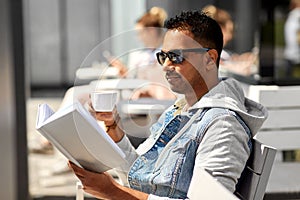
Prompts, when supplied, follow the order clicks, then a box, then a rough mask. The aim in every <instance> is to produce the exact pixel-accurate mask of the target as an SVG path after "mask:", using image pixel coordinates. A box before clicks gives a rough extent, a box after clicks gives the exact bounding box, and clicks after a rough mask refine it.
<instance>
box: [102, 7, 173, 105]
mask: <svg viewBox="0 0 300 200" xmlns="http://www.w3.org/2000/svg"><path fill="white" fill-rule="evenodd" d="M166 18H167V13H166V11H165V10H164V9H162V8H159V7H153V8H151V9H150V10H149V11H147V12H146V13H145V14H144V15H143V16H141V17H140V18H139V19H138V20H137V21H136V25H135V30H136V33H137V37H138V39H139V40H140V41H141V42H142V43H143V45H144V48H142V49H137V50H134V51H132V52H130V53H129V56H128V62H127V64H124V63H123V62H121V61H120V60H119V59H117V58H114V57H113V56H106V57H107V59H108V61H109V62H110V65H111V66H113V67H116V68H117V69H118V70H119V75H120V76H121V77H127V78H138V79H145V80H149V81H150V82H151V85H149V86H147V88H146V89H142V90H138V91H137V92H136V93H135V94H134V95H133V97H132V98H134V99H135V98H140V97H153V98H156V99H175V98H176V96H175V95H174V93H172V92H171V91H170V90H169V89H168V84H167V82H166V80H165V78H164V77H163V73H162V72H163V71H162V67H161V66H159V65H158V64H157V61H156V57H155V54H156V52H158V51H159V50H160V48H161V45H162V41H163V37H164V32H165V31H164V29H163V25H164V21H165V20H166Z"/></svg>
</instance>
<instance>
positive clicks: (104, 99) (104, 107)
mask: <svg viewBox="0 0 300 200" xmlns="http://www.w3.org/2000/svg"><path fill="white" fill-rule="evenodd" d="M91 101H92V105H93V108H94V109H95V111H97V112H111V111H113V109H114V107H115V105H116V104H117V101H118V92H117V91H94V92H91Z"/></svg>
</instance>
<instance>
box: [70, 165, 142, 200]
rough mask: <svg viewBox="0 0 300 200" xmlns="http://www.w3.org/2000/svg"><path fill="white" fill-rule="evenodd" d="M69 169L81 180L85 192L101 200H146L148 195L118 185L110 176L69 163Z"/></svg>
mask: <svg viewBox="0 0 300 200" xmlns="http://www.w3.org/2000/svg"><path fill="white" fill-rule="evenodd" d="M69 167H70V168H71V169H72V170H73V172H74V173H75V175H76V176H77V177H78V178H79V180H80V181H81V183H82V185H83V190H84V191H85V192H87V193H89V194H91V195H93V196H95V197H97V198H100V199H112V200H114V199H127V200H133V199H134V200H136V199H141V200H144V199H145V200H146V199H147V198H148V194H145V193H142V192H139V191H136V190H133V189H130V188H127V187H124V186H122V185H120V184H118V183H117V182H116V181H115V180H114V179H113V178H112V176H111V175H110V174H108V173H106V172H104V173H96V172H92V171H88V170H85V169H83V168H80V167H78V166H77V165H75V164H74V163H72V162H71V161H69Z"/></svg>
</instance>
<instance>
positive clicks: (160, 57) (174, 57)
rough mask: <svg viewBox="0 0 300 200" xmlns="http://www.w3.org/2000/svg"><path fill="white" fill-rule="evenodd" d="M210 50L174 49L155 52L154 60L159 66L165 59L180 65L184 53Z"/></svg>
mask: <svg viewBox="0 0 300 200" xmlns="http://www.w3.org/2000/svg"><path fill="white" fill-rule="evenodd" d="M210 49H211V48H194V49H174V50H171V51H168V52H163V51H161V52H157V53H156V58H157V61H158V63H159V64H160V65H163V64H164V63H165V61H166V59H167V58H169V60H170V61H171V62H172V63H174V64H181V63H182V62H183V61H184V57H183V53H185V52H198V53H205V52H208V51H209V50H210Z"/></svg>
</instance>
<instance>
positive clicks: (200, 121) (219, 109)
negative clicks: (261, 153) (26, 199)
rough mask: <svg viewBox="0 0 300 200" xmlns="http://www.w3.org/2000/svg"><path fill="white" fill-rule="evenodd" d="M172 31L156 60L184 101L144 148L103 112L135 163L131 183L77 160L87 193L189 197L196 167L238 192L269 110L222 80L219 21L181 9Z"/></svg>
mask: <svg viewBox="0 0 300 200" xmlns="http://www.w3.org/2000/svg"><path fill="white" fill-rule="evenodd" d="M165 27H166V28H167V29H168V30H167V32H166V35H165V38H164V42H163V46H162V51H161V52H159V53H157V59H158V62H159V63H160V64H161V65H162V66H163V69H164V71H165V73H166V79H167V81H168V82H169V84H170V87H171V89H172V90H173V91H174V92H177V93H181V94H183V95H184V99H181V100H178V101H177V102H176V104H175V105H174V106H171V107H170V108H168V109H167V110H166V111H165V112H164V113H163V114H162V116H161V117H160V118H159V120H158V122H157V123H155V124H154V125H153V126H152V127H151V135H150V137H149V138H148V139H147V140H146V141H145V142H144V143H142V144H141V145H140V146H139V147H138V149H137V150H135V149H134V148H133V147H132V146H131V144H130V142H129V141H128V139H127V137H126V136H125V134H124V132H123V131H122V129H121V128H120V126H118V125H117V122H116V121H118V120H114V118H113V116H117V115H116V113H97V119H99V120H104V121H105V124H106V126H107V132H108V134H109V135H110V136H111V137H112V139H113V140H114V141H115V142H116V143H117V144H118V145H119V147H121V148H122V149H123V150H124V152H125V154H126V159H127V160H128V165H127V166H122V167H120V169H119V171H122V172H123V173H124V174H125V175H126V176H127V178H128V183H129V185H130V187H125V186H122V185H120V184H118V183H116V182H115V181H114V180H113V179H112V178H111V176H110V175H108V174H107V173H93V172H89V171H87V170H84V169H81V168H79V167H77V166H75V165H74V164H72V163H70V166H71V167H72V169H73V170H74V172H75V174H76V175H77V176H78V178H79V179H80V180H81V181H82V184H83V185H84V189H85V191H86V192H88V193H90V194H92V195H94V196H96V197H98V198H103V199H162V198H163V199H172V198H173V199H185V198H187V192H188V189H189V186H190V181H191V178H192V177H193V169H194V168H195V167H200V168H203V169H206V170H209V171H210V172H211V174H212V176H213V177H214V178H215V179H216V180H217V181H219V182H220V183H222V184H223V185H224V186H225V187H226V188H227V189H228V190H230V191H231V192H234V191H235V185H236V183H237V181H238V178H239V177H240V175H241V173H242V171H243V169H244V167H245V164H246V161H247V159H248V157H249V155H250V152H251V138H252V136H253V135H254V134H255V133H256V132H257V131H258V129H259V128H260V126H261V125H262V123H263V121H264V120H265V119H266V115H267V112H266V109H265V108H264V107H263V106H262V105H260V104H258V103H255V102H253V101H251V100H249V99H247V98H245V97H244V95H243V92H242V89H241V88H240V86H239V84H238V83H237V82H236V81H234V80H232V79H228V80H224V81H220V80H219V78H218V65H219V61H220V54H221V51H222V47H223V36H222V31H221V29H220V27H219V25H218V24H217V23H216V22H215V21H214V20H213V19H211V18H210V17H208V16H207V15H205V14H203V13H201V12H196V11H195V12H182V13H181V14H180V15H179V16H176V17H175V18H171V19H170V20H168V21H167V22H166V24H165ZM193 178H197V177H193Z"/></svg>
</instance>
